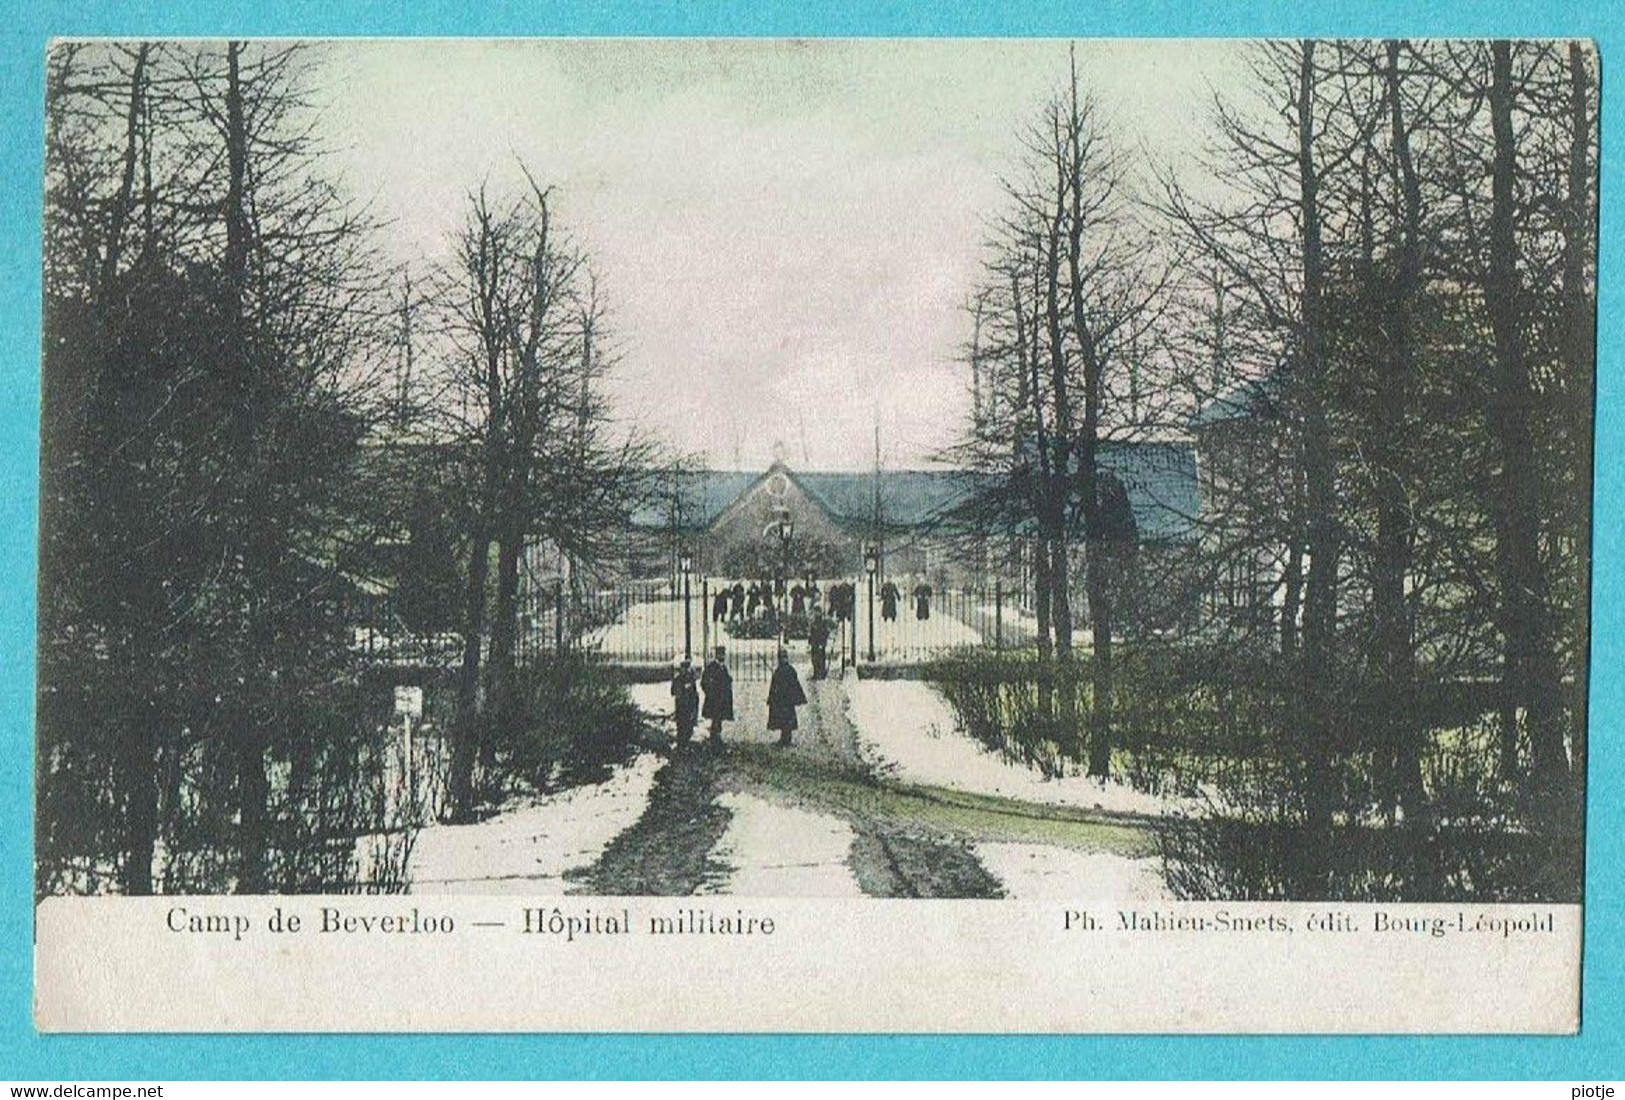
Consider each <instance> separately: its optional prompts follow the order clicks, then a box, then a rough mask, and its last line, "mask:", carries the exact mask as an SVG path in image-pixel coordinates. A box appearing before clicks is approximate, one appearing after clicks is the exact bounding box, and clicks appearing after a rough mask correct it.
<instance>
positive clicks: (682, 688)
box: [671, 657, 700, 745]
mask: <svg viewBox="0 0 1625 1100" xmlns="http://www.w3.org/2000/svg"><path fill="white" fill-rule="evenodd" d="M671 697H672V700H673V703H674V708H673V709H674V711H675V717H676V719H677V743H678V744H679V745H686V744H688V743H689V741H691V740H693V738H694V726H695V725H696V723H698V721H699V718H700V691H699V688H697V687H695V685H694V666H693V664H691V663H690V662H689V659H688V658H687V657H684V658H683V661H682V664H680V665H678V666H677V671H676V673H674V674H673V675H672V678H671Z"/></svg>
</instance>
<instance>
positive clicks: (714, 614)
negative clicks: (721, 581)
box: [711, 588, 728, 623]
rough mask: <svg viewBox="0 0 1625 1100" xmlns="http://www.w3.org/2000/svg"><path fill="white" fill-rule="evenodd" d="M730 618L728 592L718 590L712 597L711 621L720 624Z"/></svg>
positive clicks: (724, 589)
mask: <svg viewBox="0 0 1625 1100" xmlns="http://www.w3.org/2000/svg"><path fill="white" fill-rule="evenodd" d="M727 617H728V590H727V589H726V588H719V589H717V594H716V595H715V596H712V597H711V621H712V622H716V623H720V622H721V621H722V620H724V619H726V618H727Z"/></svg>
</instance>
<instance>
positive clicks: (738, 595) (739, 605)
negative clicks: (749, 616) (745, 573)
mask: <svg viewBox="0 0 1625 1100" xmlns="http://www.w3.org/2000/svg"><path fill="white" fill-rule="evenodd" d="M728 594H729V595H730V596H732V597H733V606H732V607H731V608H730V609H729V615H728V617H729V618H730V619H743V618H744V617H745V586H744V585H743V584H741V583H740V582H738V581H734V586H733V588H731V589H729V591H728Z"/></svg>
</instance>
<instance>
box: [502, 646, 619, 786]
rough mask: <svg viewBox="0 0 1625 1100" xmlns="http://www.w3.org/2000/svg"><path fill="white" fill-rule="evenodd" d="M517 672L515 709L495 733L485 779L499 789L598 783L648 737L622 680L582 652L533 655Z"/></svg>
mask: <svg viewBox="0 0 1625 1100" xmlns="http://www.w3.org/2000/svg"><path fill="white" fill-rule="evenodd" d="M515 677H516V680H517V681H518V682H517V684H516V685H515V698H516V702H515V708H514V713H513V714H512V716H511V719H510V720H509V721H508V722H505V723H501V724H499V726H498V727H497V728H495V729H493V731H492V735H493V737H495V739H496V744H495V746H494V750H495V751H494V752H493V753H492V760H493V763H494V765H495V774H494V775H491V776H489V777H488V782H489V784H490V785H494V786H496V787H497V788H498V789H499V793H503V792H506V791H511V790H513V789H515V788H517V789H519V790H523V791H532V792H550V791H557V790H562V789H565V788H569V787H576V786H580V785H582V784H587V783H598V782H602V781H603V780H605V779H607V778H608V777H609V774H610V772H611V770H612V769H613V768H614V767H615V766H616V765H618V764H624V763H626V762H627V761H629V760H630V759H631V758H632V757H633V756H635V755H636V754H637V752H638V750H639V748H640V746H641V745H642V744H643V743H645V742H646V741H647V740H648V739H649V737H650V735H651V731H650V729H649V726H648V719H647V718H646V716H645V715H644V713H643V712H642V711H641V710H639V709H638V706H637V704H636V703H634V702H633V701H632V697H631V696H630V695H629V694H628V693H627V690H626V684H625V682H624V681H623V680H622V679H621V678H620V677H619V676H618V675H616V674H615V672H614V671H613V670H611V669H608V668H605V667H604V666H602V665H599V664H597V663H595V662H593V661H591V660H588V659H586V658H584V657H581V656H578V655H566V656H563V657H554V658H550V659H547V660H543V661H538V662H537V663H535V664H532V665H530V666H528V667H525V668H521V669H518V670H516V671H515Z"/></svg>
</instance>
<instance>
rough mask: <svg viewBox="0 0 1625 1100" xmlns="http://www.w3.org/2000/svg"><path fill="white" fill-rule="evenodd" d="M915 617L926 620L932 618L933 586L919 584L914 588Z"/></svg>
mask: <svg viewBox="0 0 1625 1100" xmlns="http://www.w3.org/2000/svg"><path fill="white" fill-rule="evenodd" d="M914 617H915V618H916V619H920V620H922V621H923V620H925V619H929V618H930V617H931V586H930V585H929V584H923V583H922V584H918V585H915V586H914Z"/></svg>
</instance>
